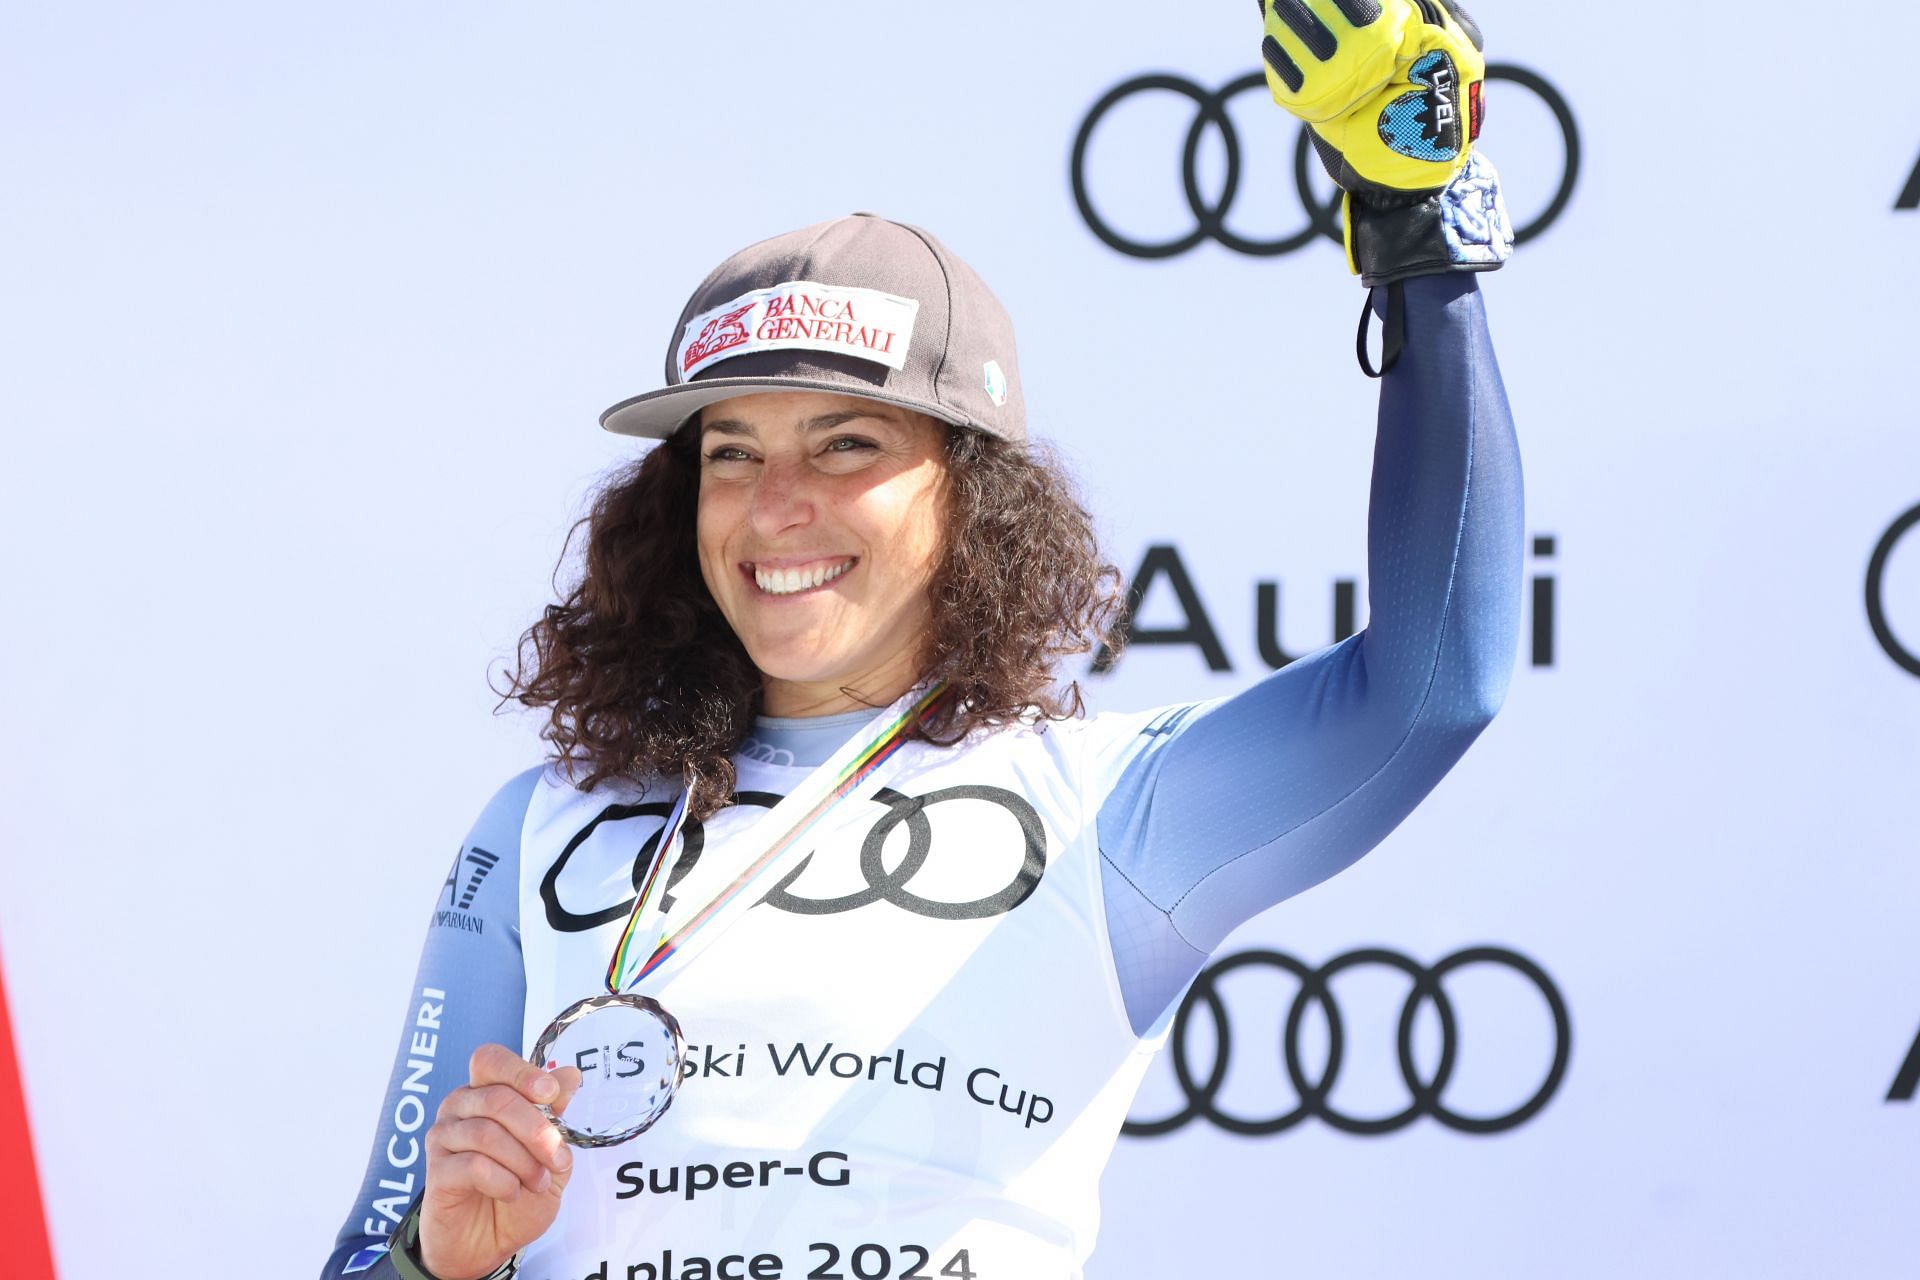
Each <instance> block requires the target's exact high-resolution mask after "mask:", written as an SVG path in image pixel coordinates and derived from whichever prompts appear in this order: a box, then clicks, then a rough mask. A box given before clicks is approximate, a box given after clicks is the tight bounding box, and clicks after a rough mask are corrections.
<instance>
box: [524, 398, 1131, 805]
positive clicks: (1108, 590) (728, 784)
mask: <svg viewBox="0 0 1920 1280" xmlns="http://www.w3.org/2000/svg"><path fill="white" fill-rule="evenodd" d="M945 456H946V477H945V483H946V489H947V494H946V496H947V509H948V510H947V528H946V539H945V545H944V547H943V548H942V550H941V557H940V561H939V563H938V565H937V566H936V567H935V570H934V574H933V578H932V581H931V582H930V584H929V588H928V590H929V592H930V595H931V597H932V614H933V618H932V626H931V628H930V631H931V635H930V639H929V642H928V643H929V652H928V654H927V660H926V667H925V674H926V675H927V676H928V677H930V678H943V679H945V680H946V681H947V682H948V683H949V684H950V685H951V686H952V687H953V691H954V693H955V694H957V696H956V697H950V698H947V699H945V700H943V702H942V703H941V704H940V709H939V710H937V711H936V712H935V713H933V714H932V715H930V716H929V717H928V718H927V719H926V720H925V721H923V722H922V723H921V724H920V725H919V727H918V728H917V730H916V731H915V734H914V736H915V737H917V738H922V739H925V740H926V741H930V742H935V743H939V744H941V745H951V744H953V743H955V742H958V741H960V739H962V738H964V737H965V736H966V735H967V734H969V733H971V732H973V731H974V730H975V729H979V728H983V727H989V726H999V725H1006V724H1010V723H1013V722H1016V721H1020V720H1025V719H1028V718H1030V717H1032V716H1034V715H1038V716H1041V717H1044V718H1045V719H1049V720H1062V719H1067V718H1069V717H1072V716H1077V715H1079V714H1081V712H1082V710H1083V704H1082V701H1081V697H1080V687H1079V684H1078V682H1077V681H1069V682H1068V683H1067V684H1065V685H1064V686H1060V685H1058V684H1057V683H1056V677H1055V666H1056V664H1057V663H1058V661H1059V660H1060V659H1061V658H1064V657H1067V656H1069V655H1072V654H1076V653H1085V652H1087V651H1088V650H1090V649H1092V648H1093V647H1094V646H1095V645H1097V644H1100V643H1102V642H1103V641H1104V642H1107V643H1118V637H1116V636H1112V635H1109V631H1110V629H1111V625H1112V622H1113V620H1114V617H1115V615H1116V613H1117V611H1118V607H1119V603H1120V595H1121V577H1120V573H1119V571H1118V570H1117V569H1115V568H1114V567H1113V566H1112V565H1110V564H1108V563H1106V561H1105V560H1104V559H1103V558H1102V557H1101V554H1100V548H1099V544H1098V541H1097V539H1096V538H1095V536H1094V530H1093V521H1092V518H1091V517H1090V516H1089V515H1088V514H1087V511H1086V509H1085V508H1084V507H1083V506H1082V504H1081V501H1080V498H1079V495H1078V493H1077V492H1076V491H1075V489H1074V486H1073V484H1072V482H1071V480H1070V479H1069V478H1068V477H1067V475H1066V473H1065V471H1064V469H1063V468H1062V467H1061V466H1060V464H1059V461H1058V459H1057V458H1056V457H1055V456H1054V455H1053V453H1052V452H1051V451H1050V450H1047V449H1045V448H1042V447H1036V446H1030V445H1016V444H1012V443H1010V442H1008V441H1005V440H1001V439H998V438H997V437H993V436H987V435H983V434H981V433H979V432H976V431H971V430H967V429H965V428H962V427H946V446H945ZM699 485H700V460H699V428H698V424H697V422H693V423H689V424H687V425H686V426H683V427H682V428H681V429H680V430H678V431H676V432H675V433H674V434H673V435H672V436H670V437H668V439H667V440H666V441H665V442H664V443H663V444H661V445H659V446H657V447H656V448H654V449H653V451H652V452H650V453H649V454H647V455H646V456H645V457H644V458H642V459H640V460H639V461H638V462H636V463H633V464H631V465H629V466H627V467H624V468H622V469H620V470H618V471H616V472H614V473H613V474H611V475H610V476H609V477H608V478H607V480H606V482H605V483H604V484H603V485H602V487H601V489H600V490H599V492H598V494H597V495H596V496H595V498H594V501H593V506H592V509H591V510H590V511H589V513H588V514H587V515H586V516H585V517H584V518H582V519H581V520H580V521H579V522H578V523H577V524H576V525H575V526H574V528H573V532H572V533H570V534H569V535H568V537H567V544H568V546H569V547H571V545H572V543H573V538H574V535H575V534H578V533H579V532H581V531H582V530H583V529H584V530H585V532H586V546H585V557H584V559H585V563H584V566H583V568H582V571H581V573H580V580H579V582H578V584H577V585H575V586H574V587H573V588H572V589H571V590H570V591H568V592H567V593H566V596H565V598H564V599H563V600H562V601H561V603H559V604H550V605H548V606H547V607H546V609H545V610H544V612H543V613H542V615H541V617H540V620H539V621H538V622H535V623H534V624H533V625H532V626H531V627H529V628H528V629H527V631H526V634H524V635H523V636H521V638H520V643H519V646H518V649H517V653H516V658H517V665H516V668H515V670H514V671H513V673H512V675H511V676H510V678H509V679H510V683H509V685H508V687H507V688H506V689H504V690H500V691H498V692H500V694H501V700H502V702H503V703H504V702H506V701H508V700H514V701H518V702H520V703H522V704H524V705H526V706H529V707H547V708H549V709H550V710H549V714H548V718H547V723H546V725H545V726H544V727H543V728H542V729H541V734H540V736H541V737H543V738H545V739H546V740H547V741H548V742H550V743H552V744H553V746H554V749H555V759H556V760H557V761H558V762H560V763H561V764H563V765H564V766H565V767H566V768H567V770H568V772H569V773H570V774H571V775H572V776H573V777H574V778H575V779H576V780H577V782H578V785H579V786H581V787H582V789H585V790H591V789H592V788H593V787H594V786H596V785H597V784H598V783H600V782H601V781H603V780H605V779H608V778H615V777H620V778H630V779H634V780H639V779H643V778H646V777H648V776H650V775H661V776H667V777H684V778H686V779H687V780H688V781H689V783H690V784H691V785H692V788H693V805H692V808H693V812H694V814H695V816H697V817H706V816H708V815H710V814H712V813H713V812H714V811H715V810H717V809H720V808H722V807H723V806H725V805H726V804H728V803H729V802H730V800H731V798H732V795H733V788H734V769H733V762H732V760H731V758H730V757H731V756H732V753H733V751H734V749H735V748H736V747H738V746H739V744H740V741H741V740H742V739H743V738H744V737H745V736H746V734H747V731H748V729H749V728H750V727H751V725H752V723H753V717H754V715H755V714H756V713H757V712H758V710H759V706H760V696H761V677H760V672H759V671H758V670H757V669H756V668H755V667H754V665H753V662H752V660H751V659H750V658H749V657H748V656H747V651H746V649H745V648H744V647H743V646H742V645H741V643H740V641H739V639H738V638H737V637H735V635H734V633H733V630H732V628H731V627H729V626H728V625H727V621H726V618H725V617H724V616H723V615H722V614H721V612H720V608H719V606H718V605H716V604H715V603H714V600H713V597H712V595H711V594H710V593H709V592H708V590H707V585H706V582H705V580H704V579H703V578H702V577H701V575H700V564H699V559H698V554H697V550H696V547H695V539H694V529H695V514H696V502H697V499H698V494H699ZM561 563H562V565H564V564H565V563H566V552H565V551H564V550H563V551H562V553H561ZM557 577H558V571H556V578H557ZM582 774H584V780H581V775H582Z"/></svg>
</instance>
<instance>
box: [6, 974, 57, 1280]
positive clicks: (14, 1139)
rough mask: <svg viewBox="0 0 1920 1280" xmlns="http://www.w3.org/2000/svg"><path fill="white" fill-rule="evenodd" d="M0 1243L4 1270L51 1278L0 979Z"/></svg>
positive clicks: (35, 1279)
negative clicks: (3, 1254) (4, 1265)
mask: <svg viewBox="0 0 1920 1280" xmlns="http://www.w3.org/2000/svg"><path fill="white" fill-rule="evenodd" d="M0 1242H4V1244H0V1248H4V1249H5V1251H6V1259H7V1265H6V1272H7V1274H8V1275H9V1276H13V1277H16V1278H17V1280H53V1249H52V1246H51V1245H49V1244H48V1242H47V1215H46V1211H45V1210H44V1208H43V1207H42V1205H41V1202H40V1178H39V1175H38V1174H37V1173H36V1172H35V1169H34V1163H33V1132H32V1130H31V1129H29V1128H28V1127H27V1099H26V1094H25V1091H24V1090H22V1089H21V1087H20V1059H19V1058H18V1057H17V1056H16V1055H15V1054H14V1051H13V1019H12V1016H11V1015H10V1014H9V1013H8V1012H7V989H6V983H5V982H4V981H0Z"/></svg>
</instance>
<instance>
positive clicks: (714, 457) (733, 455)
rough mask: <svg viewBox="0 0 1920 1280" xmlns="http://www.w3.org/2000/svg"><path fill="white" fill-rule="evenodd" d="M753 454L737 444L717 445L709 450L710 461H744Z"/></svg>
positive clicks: (708, 459) (708, 457)
mask: <svg viewBox="0 0 1920 1280" xmlns="http://www.w3.org/2000/svg"><path fill="white" fill-rule="evenodd" d="M752 456H753V455H751V454H749V453H748V452H747V451H746V450H745V449H742V448H741V447H740V446H739V445H737V444H722V445H715V446H714V447H713V448H712V449H710V450H708V452H707V461H708V462H744V461H746V460H748V459H749V458H751V457H752Z"/></svg>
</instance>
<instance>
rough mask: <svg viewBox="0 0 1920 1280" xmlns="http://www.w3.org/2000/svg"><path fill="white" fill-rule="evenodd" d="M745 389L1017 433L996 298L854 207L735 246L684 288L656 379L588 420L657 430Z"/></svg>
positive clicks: (914, 230)
mask: <svg viewBox="0 0 1920 1280" xmlns="http://www.w3.org/2000/svg"><path fill="white" fill-rule="evenodd" d="M757 391H828V392H836V393H839V394H841V395H855V396H865V397H867V398H869V399H872V400H883V401H885V402H887V403H888V404H896V405H902V406H904V407H906V408H909V409H918V410H919V411H920V412H922V413H926V414H930V415H932V416H933V417H935V418H938V419H940V420H941V421H943V422H951V423H953V424H955V425H956V426H962V427H971V428H973V429H974V430H976V431H985V432H987V433H989V434H990V435H996V436H999V437H1001V438H1002V439H1006V440H1014V441H1023V440H1025V439H1026V438H1027V414H1026V404H1025V402H1024V400H1023V399H1022V398H1021V394H1020V369H1019V363H1018V361H1017V360H1016V359H1015V356H1014V350H1013V321H1012V320H1011V319H1010V318H1009V317H1008V316H1007V312H1006V308H1004V307H1002V306H1001V305H1000V301H999V299H997V298H995V297H994V296H993V293H992V292H991V291H990V290H989V289H988V288H987V286H986V284H985V282H984V281H982V280H981V279H980V277H979V276H978V275H975V274H974V271H973V268H971V267H969V266H968V265H967V264H966V263H964V262H962V261H960V259H958V258H956V257H954V256H953V255H952V254H951V253H949V252H948V251H947V249H946V246H944V245H942V244H941V243H940V242H939V241H938V240H936V239H934V238H933V237H932V236H931V235H929V234H928V233H927V232H925V231H922V230H921V229H920V228H918V227H910V226H907V225H906V224H904V223H899V222H890V221H888V220H887V219H885V218H881V217H878V216H876V215H874V214H870V213H856V214H854V215H852V216H851V217H846V218H836V219H834V220H833V221H832V222H822V223H817V224H815V225H814V226H811V227H804V228H802V229H801V230H799V231H790V232H788V233H787V234H785V235H782V236H775V237H774V238H773V239H771V240H762V241H761V242H760V243H759V244H756V245H753V246H751V247H749V248H746V249H742V250H741V251H740V252H739V253H736V254H734V255H733V256H732V257H731V258H728V259H727V260H726V261H725V262H723V263H721V264H720V265H719V266H718V267H716V268H715V269H714V271H713V273H712V274H711V275H709V276H708V277H707V278H706V280H705V281H703V282H702V283H701V285H700V287H699V288H698V289H697V290H695V291H694V295H693V297H691V298H690V299H688V300H687V305H686V309H685V310H683V311H682V312H681V313H680V320H679V323H678V324H676V325H675V326H674V331H673V339H672V341H671V342H670V343H669V344H668V347H667V385H666V386H665V387H662V388H661V389H660V390H658V391H649V392H646V393H645V394H643V395H637V396H635V397H633V398H632V399H631V400H622V401H621V402H620V403H619V404H616V405H614V406H613V407H612V408H611V409H608V410H607V411H606V412H605V413H603V414H601V415H600V425H601V426H603V427H605V428H606V429H607V430H609V431H617V432H619V433H620V434H622V435H629V436H653V437H656V438H661V439H664V438H665V437H667V436H669V435H672V434H673V432H674V430H675V429H676V428H677V427H679V426H680V424H681V423H683V422H685V421H686V420H687V419H688V418H690V417H692V416H693V415H694V414H696V413H698V412H699V411H700V410H701V409H702V408H703V407H705V406H706V405H709V404H713V403H714V402H716V401H719V400H725V399H728V398H729V397H732V396H739V395H750V394H752V393H754V392H757Z"/></svg>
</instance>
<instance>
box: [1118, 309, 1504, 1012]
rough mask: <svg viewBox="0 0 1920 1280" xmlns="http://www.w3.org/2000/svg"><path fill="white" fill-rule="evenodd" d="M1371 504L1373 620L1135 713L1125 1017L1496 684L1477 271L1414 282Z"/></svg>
mask: <svg viewBox="0 0 1920 1280" xmlns="http://www.w3.org/2000/svg"><path fill="white" fill-rule="evenodd" d="M1405 290H1406V295H1405V296H1406V306H1407V341H1406V347H1405V349H1404V350H1403V351H1402V352H1401V355H1400V358H1399V362H1398V363H1397V364H1396V365H1395V366H1394V367H1393V370H1392V371H1391V372H1390V373H1388V375H1387V376H1386V377H1385V378H1384V379H1383V380H1382V382H1381V388H1380V417H1379V427H1378V435H1377V438H1376V441H1375V445H1374V460H1373V489H1372V501H1371V506H1370V508H1369V512H1368V517H1367V592H1368V618H1369V621H1368V626H1367V627H1366V629H1365V630H1364V631H1362V632H1361V633H1360V634H1358V635H1355V636H1352V637H1350V638H1349V639H1347V640H1345V641H1342V642H1341V643H1339V644H1336V645H1334V646H1332V647H1331V648H1327V649H1323V650H1321V651H1319V652H1318V653H1315V654H1312V655H1310V656H1308V657H1305V658H1302V659H1300V660H1299V661H1297V662H1294V663H1291V664H1289V665H1288V666H1286V667H1284V668H1282V669H1281V670H1279V671H1277V672H1275V673H1274V674H1273V675H1271V676H1269V677H1268V678H1266V679H1265V680H1263V681H1261V682H1260V683H1259V684H1257V685H1255V686H1254V687H1253V688H1251V689H1248V690H1246V691H1245V692H1243V693H1240V694H1238V695H1236V696H1234V697H1231V698H1227V699H1224V700H1222V701H1219V702H1216V703H1211V704H1202V705H1200V706H1197V707H1187V708H1179V709H1176V710H1175V711H1173V712H1170V713H1168V714H1167V715H1166V716H1162V717H1160V718H1159V719H1157V720H1155V721H1154V722H1153V723H1152V724H1151V725H1150V726H1149V728H1148V730H1147V731H1146V732H1145V733H1143V734H1142V735H1141V737H1140V739H1139V742H1138V744H1137V745H1136V747H1135V748H1134V750H1133V753H1132V755H1131V756H1130V758H1129V759H1128V760H1127V763H1126V765H1125V767H1124V768H1123V769H1122V770H1121V771H1120V775H1119V779H1118V782H1117V784H1116V785H1115V787H1114V789H1113V791H1112V792H1110V793H1109V795H1108V796H1107V798H1106V800H1105V801H1104V803H1103V805H1102V807H1101V810H1100V815H1099V834H1100V847H1101V852H1102V855H1103V857H1104V858H1105V863H1104V865H1103V867H1102V873H1103V876H1104V890H1105V897H1106V904H1107V917H1108V926H1109V927H1108V933H1109V935H1110V937H1111V938H1112V940H1113V948H1114V961H1115V965H1116V968H1117V970H1118V973H1119V976H1120V985H1121V989H1122V991H1123V992H1124V993H1125V996H1126V1002H1127V1011H1128V1013H1129V1015H1130V1017H1131V1019H1132V1021H1133V1024H1134V1026H1135V1028H1136V1029H1137V1030H1144V1029H1145V1028H1146V1027H1147V1026H1149V1025H1150V1024H1151V1023H1152V1022H1153V1021H1154V1020H1155V1019H1156V1018H1157V1017H1158V1016H1159V1015H1160V1014H1161V1013H1162V1012H1164V1010H1165V1008H1166V1007H1167V1005H1168V1004H1169V1003H1170V1002H1171V1000H1172V999H1173V998H1174V996H1175V995H1177V994H1178V993H1179V991H1180V990H1181V989H1182V988H1183V987H1184V986H1185V985H1186V983H1187V982H1188V981H1189V980H1190V979H1191V978H1192V976H1193V975H1194V973H1196V972H1197V971H1198V969H1199V967H1200V965H1201V964H1202V963H1204V961H1205V959H1206V956H1207V954H1208V953H1209V952H1210V951H1212V949H1213V948H1214V947H1215V946H1217V945H1218V944H1219V943H1220V941H1221V940H1222V939H1223V938H1225V937H1226V935H1227V934H1228V932H1230V931H1231V930H1232V929H1233V928H1234V927H1235V926H1237V925H1239V924H1241V923H1242V922H1244V921H1246V920H1248V919H1250V918H1251V917H1253V916H1255V915H1257V914H1258V913H1260V912H1261V911H1264V910H1265V909H1267V908H1268V907H1270V906H1272V905H1274V904H1275V903H1277V902H1280V901H1282V900H1284V899H1286V898H1288V897H1291V896H1292V895H1294V894H1296V893H1299V892H1300V891H1301V890H1302V889H1306V888H1309V887H1311V886H1312V885H1315V884H1318V883H1319V882H1320V881H1322V880H1324V879H1326V878H1327V877H1328V876H1331V875H1333V874H1334V873H1335V872H1337V871H1339V870H1341V869H1342V868H1344V867H1346V866H1348V865H1349V864H1351V863H1352V862H1353V861H1354V860H1355V859H1357V858H1359V857H1360V855H1361V854H1363V853H1365V852H1366V851H1367V850H1368V849H1371V848H1372V847H1373V846H1374V845H1375V844H1377V843H1379V842H1380V840H1381V839H1382V838H1383V837H1385V836H1386V835H1387V833H1388V832H1390V831H1392V830H1393V829H1394V827H1396V826H1397V825H1399V823H1400V821H1401V820H1402V819H1403V818H1405V817H1406V816H1407V814H1408V813H1410V812H1412V811H1413V808H1414V806H1415V805H1417V804H1419V802H1420V801H1421V800H1422V799H1423V798H1424V797H1425V796H1426V794H1427V793H1428V792H1429V791H1431V790H1432V789H1433V787H1434V785H1435V784H1436V783H1438V782H1439V781H1440V778H1441V777H1442V775H1444V774H1445V773H1446V772H1447V770H1448V769H1450V768H1451V767H1452V766H1453V764H1454V762H1455V761H1456V760H1458V759H1459V758H1460V756H1461V755H1462V754H1463V753H1464V752H1465V751H1466V749H1467V747H1468V745H1469V744H1471V743H1472V741H1473V740H1474V738H1475V737H1476V736H1478V735H1479V733H1480V731H1481V730H1482V729H1483V728H1485V727H1486V725H1487V722H1488V721H1489V720H1490V719H1492V717H1493V714H1494V712H1495V711H1496V710H1498V709H1499V706H1500V703H1501V701H1502V700H1503V699H1504V697H1505V695H1506V688H1507V681H1508V678H1509V676H1510V675H1511V673H1512V668H1513V654H1514V648H1515V643H1516V639H1517V633H1518V629H1519V609H1520V575H1521V555H1522V548H1521V539H1522V532H1523V519H1522V510H1521V478H1520V456H1519V449H1518V446H1517V444H1516V442H1515V440H1514V433H1513V419H1512V416H1511V414H1510V413H1509V411H1508V408H1507V397H1506V390H1505V388H1504V387H1503V386H1502V384H1501V381H1500V371H1499V368H1498V366H1497V365H1496V364H1495V362H1494V356H1493V345H1492V342H1491V340H1490V339H1489V337H1488V335H1487V325H1486V314H1485V310H1484V308H1483V305H1482V302H1481V296H1480V292H1479V288H1478V286H1477V284H1476V283H1475V277H1474V276H1473V275H1471V274H1453V275H1435V276H1420V277H1416V278H1414V279H1411V280H1408V281H1406V282H1405Z"/></svg>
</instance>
